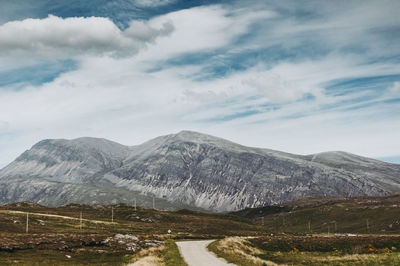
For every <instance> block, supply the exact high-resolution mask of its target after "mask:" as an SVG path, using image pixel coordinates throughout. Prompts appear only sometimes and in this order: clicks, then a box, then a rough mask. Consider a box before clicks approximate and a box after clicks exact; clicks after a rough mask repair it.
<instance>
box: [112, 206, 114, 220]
mask: <svg viewBox="0 0 400 266" xmlns="http://www.w3.org/2000/svg"><path fill="white" fill-rule="evenodd" d="M111 222H112V223H113V222H114V207H111Z"/></svg>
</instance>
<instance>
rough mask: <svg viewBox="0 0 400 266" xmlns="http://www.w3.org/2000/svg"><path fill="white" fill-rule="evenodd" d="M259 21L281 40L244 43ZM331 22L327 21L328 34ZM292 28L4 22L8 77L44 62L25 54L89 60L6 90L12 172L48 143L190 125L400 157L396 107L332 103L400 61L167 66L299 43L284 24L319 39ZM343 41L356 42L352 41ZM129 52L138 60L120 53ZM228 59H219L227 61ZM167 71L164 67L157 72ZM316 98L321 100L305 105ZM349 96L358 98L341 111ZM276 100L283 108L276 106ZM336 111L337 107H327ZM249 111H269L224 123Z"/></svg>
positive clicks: (194, 14) (229, 20) (308, 148)
mask: <svg viewBox="0 0 400 266" xmlns="http://www.w3.org/2000/svg"><path fill="white" fill-rule="evenodd" d="M331 19H333V20H335V19H334V18H332V17H329V19H328V20H329V22H332V23H334V21H331ZM256 22H258V23H261V22H263V23H261V24H262V26H263V27H265V28H269V27H272V28H273V29H274V30H273V31H272V33H276V34H268V33H271V32H270V31H268V30H267V31H266V33H265V34H264V35H262V36H256V38H254V40H253V39H252V38H251V36H249V39H250V40H251V41H252V42H253V41H254V42H255V43H252V42H250V44H249V43H246V42H244V44H242V45H234V46H233V43H235V41H236V40H237V39H238V38H239V37H240V36H242V35H243V34H246V33H248V32H249V31H250V28H251V26H252V25H253V23H256ZM267 22H268V23H267ZM282 23H283V25H282ZM350 24H351V23H350ZM172 25H173V28H172ZM330 25H333V24H331V23H328V24H326V25H324V27H322V28H321V29H318V33H320V32H321V31H324V30H325V29H327V28H329V27H331V26H330ZM357 25H359V24H357ZM281 26H282V27H281ZM289 26H290V25H289V24H287V23H286V22H285V20H284V19H282V18H281V17H279V16H278V15H277V14H276V13H275V12H272V11H268V10H266V11H252V10H248V9H240V10H233V9H231V8H228V7H227V6H208V7H198V8H192V9H187V10H180V11H177V12H173V13H169V14H166V15H162V16H159V17H156V18H154V19H151V20H150V21H142V22H141V21H133V22H131V24H130V26H129V27H128V28H127V29H125V30H123V31H121V30H120V29H118V28H117V27H116V26H115V25H114V24H113V23H112V22H111V21H110V20H108V19H104V18H68V19H61V18H57V17H49V18H46V19H42V20H24V21H19V22H10V24H8V23H7V24H4V25H2V26H0V48H1V51H0V54H2V55H3V58H2V61H1V62H0V70H6V69H11V68H13V69H17V68H18V67H20V66H21V65H23V64H24V63H26V64H28V63H29V64H30V65H32V64H33V62H31V61H29V62H27V61H25V59H24V58H23V57H18V56H16V55H18V54H20V55H24V56H26V55H32V54H35V55H36V56H40V55H42V56H53V55H57V56H67V57H70V56H71V55H79V58H77V60H78V62H79V69H77V70H74V71H71V72H68V73H64V74H62V75H60V76H59V77H57V78H56V79H55V80H54V81H51V82H48V83H45V84H43V85H40V86H30V87H25V88H24V89H23V90H19V91H10V90H3V91H1V90H0V121H1V122H0V151H1V152H0V165H4V164H6V163H8V162H9V161H11V160H12V159H13V158H15V157H16V156H17V155H18V154H19V153H21V152H22V151H23V150H25V149H26V148H28V147H29V146H31V145H33V144H34V143H35V142H36V141H39V140H41V139H43V138H74V137H80V136H95V137H105V138H109V139H113V140H116V141H119V142H121V143H124V144H130V145H133V144H138V143H141V142H143V141H146V140H148V139H150V138H152V137H156V136H158V135H162V134H169V133H171V132H177V131H179V130H182V129H192V130H197V131H201V132H205V133H209V134H213V135H217V136H220V137H225V138H228V139H231V140H233V141H237V142H239V143H242V144H245V145H251V146H259V147H266V148H273V149H279V150H284V151H288V152H294V153H313V152H321V151H326V150H346V151H349V152H354V153H358V154H361V155H367V156H374V157H381V156H390V155H397V154H398V150H400V146H399V145H400V142H398V141H397V139H398V136H397V135H398V133H397V132H399V131H400V128H399V127H400V123H398V121H399V118H398V117H396V114H391V112H390V111H391V108H393V107H391V106H387V105H379V104H375V105H371V106H370V107H367V108H364V109H363V110H362V111H360V110H350V111H349V110H345V109H346V108H348V107H354V105H355V104H358V103H360V102H354V101H357V99H358V98H360V96H362V93H364V94H368V93H369V92H368V91H363V92H353V93H351V94H345V95H343V96H340V97H331V96H328V95H327V94H326V91H325V90H324V87H325V85H326V84H327V83H329V82H331V81H334V80H339V79H347V78H360V77H370V76H379V75H393V74H399V69H400V68H399V67H398V64H397V63H395V62H392V63H385V62H373V63H369V62H368V58H367V57H365V56H364V55H356V54H351V55H349V54H344V53H341V52H340V51H339V50H340V49H337V50H334V51H332V52H330V53H329V54H326V55H320V56H318V57H316V58H314V57H313V56H310V57H308V58H307V59H304V58H302V57H301V55H300V56H299V57H300V58H294V59H293V60H282V61H279V62H273V64H271V63H270V62H268V61H267V62H264V61H262V60H259V61H256V62H255V63H254V65H252V66H251V67H248V68H247V69H246V70H242V71H236V72H235V71H231V72H228V73H227V74H226V75H225V76H224V77H220V78H214V79H210V80H206V81H196V80H192V79H190V78H188V77H196V76H198V75H200V76H201V75H202V74H203V73H202V71H203V70H204V69H205V68H207V67H209V66H210V65H211V64H212V63H211V62H207V60H206V63H202V64H193V65H191V66H188V65H185V64H184V65H183V66H180V65H174V66H166V65H160V64H162V63H163V61H164V60H168V59H171V58H174V57H176V56H183V55H185V54H187V53H201V52H204V51H216V50H218V49H220V48H221V49H230V48H232V49H231V50H230V51H229V52H231V53H241V52H242V51H244V50H246V49H247V48H248V47H249V46H253V45H254V44H256V45H255V47H270V46H271V45H277V44H279V45H282V46H290V44H291V42H290V41H291V40H292V39H291V38H288V39H285V37H286V36H285V34H283V33H279V30H280V29H283V30H286V32H287V34H288V35H291V34H294V35H296V34H297V33H301V34H303V33H308V35H307V34H305V35H307V36H311V35H312V34H310V32H311V33H313V32H314V31H313V29H306V28H304V27H303V28H301V29H299V28H294V29H286V27H289ZM292 26H294V27H297V26H296V25H292ZM306 26H311V25H306ZM30 27H31V28H30ZM349 27H350V26H349ZM333 28H334V27H333ZM28 29H30V30H28ZM173 29H174V30H173ZM290 30H292V32H290ZM283 32H285V31H283ZM11 33H12V34H11ZM278 33H279V34H278ZM335 33H337V34H340V32H335ZM330 34H332V31H331V32H330ZM15 36H18V38H16V37H15ZM340 36H342V37H343V35H342V34H340ZM363 36H364V37H365V35H364V34H363ZM253 37H254V36H253ZM261 37H262V38H261ZM347 38H348V37H347ZM364 39H365V38H363V40H364ZM324 40H326V41H327V42H331V41H330V39H329V38H327V39H324ZM336 40H337V39H336ZM342 40H343V43H346V41H345V38H344V37H343V39H342ZM7 43H8V44H7ZM11 44H12V45H11ZM15 45H16V46H15ZM32 45H33V46H32ZM35 45H36V47H35ZM247 45H249V46H247ZM257 45H258V46H257ZM335 45H337V43H336V44H333V46H335ZM18 47H19V48H18ZM143 47H146V49H142V48H143ZM340 47H341V46H340ZM136 52H137V54H136V55H135V56H132V54H133V53H136ZM121 53H122V55H129V56H112V55H115V54H119V55H121ZM299 53H301V51H300V52H299ZM6 54H7V55H8V57H7V58H6V57H5V55H6ZM10 54H11V55H10ZM13 54H14V55H13ZM99 54H100V55H101V56H99ZM224 55H225V54H220V55H217V57H219V58H222V59H223V57H224ZM3 59H4V60H5V59H7V61H4V60H3ZM14 59H16V60H14ZM213 59H215V58H213ZM222 59H221V60H222ZM29 60H31V59H29ZM239 60H240V59H239ZM210 61H211V60H210ZM187 63H188V64H189V65H190V63H191V62H187ZM209 64H210V65H209ZM211 66H212V65H211ZM158 67H160V68H159V69H160V70H159V71H154V72H148V69H158ZM199 73H200V74H199ZM398 87H399V85H398V82H396V83H394V84H393V86H391V87H390V88H388V89H387V90H386V91H389V92H390V94H385V95H382V98H377V99H374V100H376V101H377V102H379V101H380V100H384V99H387V97H391V96H393V95H395V94H396V93H398V91H399V88H398ZM350 90H351V88H349V91H350ZM383 90H385V89H384V88H383ZM307 94H311V95H313V96H315V98H316V100H314V101H309V102H302V101H298V100H299V99H301V98H302V97H304V95H307ZM384 97H386V98H384ZM341 101H348V102H349V103H347V104H344V105H341ZM362 103H371V101H370V100H365V101H364V102H362ZM272 104H277V105H279V106H280V108H279V109H274V108H270V109H268V108H269V107H268V106H270V105H272ZM327 104H329V105H333V106H336V107H335V108H330V109H324V107H325V105H327ZM247 110H256V111H260V112H259V113H256V114H253V115H251V116H243V117H239V118H236V119H233V120H227V121H219V122H218V123H217V122H213V121H212V120H213V118H223V117H229V116H232V115H233V116H234V115H235V114H240V113H243V112H246V111H247ZM296 117H297V118H296ZM221 120H223V119H221Z"/></svg>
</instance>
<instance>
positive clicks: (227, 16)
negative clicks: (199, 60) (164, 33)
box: [139, 5, 276, 60]
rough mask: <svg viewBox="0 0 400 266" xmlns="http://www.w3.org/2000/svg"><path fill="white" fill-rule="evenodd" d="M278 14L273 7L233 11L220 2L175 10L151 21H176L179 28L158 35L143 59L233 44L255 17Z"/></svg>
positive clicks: (157, 22) (271, 16)
mask: <svg viewBox="0 0 400 266" xmlns="http://www.w3.org/2000/svg"><path fill="white" fill-rule="evenodd" d="M275 16H276V13H275V12H272V11H249V10H247V12H234V13H233V12H231V11H230V10H229V9H226V8H224V7H222V6H219V5H214V6H206V7H196V8H191V9H184V10H180V11H176V12H172V13H169V14H166V15H163V16H160V17H156V18H154V19H152V20H151V21H149V25H151V26H152V27H155V28H158V27H160V26H161V25H163V24H165V23H166V22H168V21H172V23H173V25H174V27H175V30H174V32H172V33H171V35H170V36H168V37H161V38H158V39H157V40H156V41H155V42H154V43H153V44H151V45H149V49H148V50H147V52H144V53H141V54H140V55H139V56H140V59H142V60H166V59H169V58H171V57H174V56H179V55H183V54H185V53H196V52H205V51H210V50H212V49H217V48H219V47H224V46H226V45H228V44H230V43H231V42H232V41H233V40H234V39H235V38H237V37H239V36H240V35H241V34H243V33H246V32H247V31H248V28H249V26H250V25H251V24H252V23H254V22H255V21H258V20H262V19H269V18H273V17H275Z"/></svg>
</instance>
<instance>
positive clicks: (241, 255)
mask: <svg viewBox="0 0 400 266" xmlns="http://www.w3.org/2000/svg"><path fill="white" fill-rule="evenodd" d="M207 249H208V250H209V251H211V252H213V253H215V254H216V255H217V256H218V257H220V258H223V259H225V260H226V261H227V262H229V263H234V264H237V265H244V266H252V265H274V263H271V262H269V261H265V260H263V259H261V258H258V257H255V256H253V255H252V254H259V253H260V252H259V251H258V250H257V249H255V248H253V247H250V246H247V245H246V244H245V239H243V238H239V237H230V238H225V239H221V240H217V241H214V242H212V243H211V244H209V245H208V246H207Z"/></svg>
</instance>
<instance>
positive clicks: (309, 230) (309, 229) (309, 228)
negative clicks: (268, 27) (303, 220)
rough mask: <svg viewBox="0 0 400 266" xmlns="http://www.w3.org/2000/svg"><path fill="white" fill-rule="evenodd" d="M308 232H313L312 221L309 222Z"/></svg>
mask: <svg viewBox="0 0 400 266" xmlns="http://www.w3.org/2000/svg"><path fill="white" fill-rule="evenodd" d="M308 232H311V221H310V220H308Z"/></svg>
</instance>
